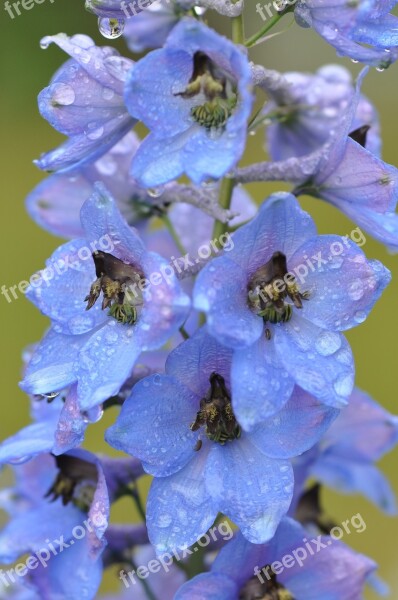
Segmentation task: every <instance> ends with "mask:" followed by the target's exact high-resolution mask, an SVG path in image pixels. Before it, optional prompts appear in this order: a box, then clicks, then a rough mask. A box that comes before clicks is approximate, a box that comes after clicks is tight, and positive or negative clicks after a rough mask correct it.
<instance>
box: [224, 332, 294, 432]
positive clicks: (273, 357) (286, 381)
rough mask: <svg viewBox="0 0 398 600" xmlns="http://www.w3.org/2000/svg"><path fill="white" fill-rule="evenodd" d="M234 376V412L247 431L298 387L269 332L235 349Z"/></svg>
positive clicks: (281, 403) (278, 408) (280, 406)
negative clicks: (276, 350) (250, 343)
mask: <svg viewBox="0 0 398 600" xmlns="http://www.w3.org/2000/svg"><path fill="white" fill-rule="evenodd" d="M231 378H232V404H233V409H234V413H235V415H236V418H237V419H238V421H239V423H240V424H241V425H242V427H243V428H244V429H246V430H247V431H250V430H251V429H252V428H253V426H255V425H257V423H261V422H263V421H264V420H265V419H266V418H267V417H269V416H270V415H273V414H274V413H276V412H277V411H279V410H280V409H281V408H282V407H283V406H284V405H285V404H286V402H287V401H288V399H289V398H290V396H291V394H292V392H293V387H294V380H293V379H292V377H290V376H289V374H288V373H287V371H286V370H285V368H284V366H283V364H282V363H281V361H280V359H279V356H278V355H277V354H276V352H275V346H274V342H273V340H272V339H271V340H270V341H268V340H267V339H266V338H265V335H262V336H261V337H260V339H259V340H258V341H257V342H255V343H254V344H253V345H252V346H249V348H245V349H243V350H236V351H235V352H234V355H233V359H232V372H231Z"/></svg>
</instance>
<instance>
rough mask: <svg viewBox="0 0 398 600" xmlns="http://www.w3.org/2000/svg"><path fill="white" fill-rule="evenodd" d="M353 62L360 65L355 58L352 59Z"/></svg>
mask: <svg viewBox="0 0 398 600" xmlns="http://www.w3.org/2000/svg"><path fill="white" fill-rule="evenodd" d="M351 62H352V63H354V65H357V64H358V63H359V60H355V58H352V59H351Z"/></svg>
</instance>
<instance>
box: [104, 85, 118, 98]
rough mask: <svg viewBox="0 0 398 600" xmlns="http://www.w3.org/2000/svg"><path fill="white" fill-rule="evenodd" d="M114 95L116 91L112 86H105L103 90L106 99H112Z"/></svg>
mask: <svg viewBox="0 0 398 600" xmlns="http://www.w3.org/2000/svg"><path fill="white" fill-rule="evenodd" d="M114 95H115V92H114V91H113V90H112V89H111V88H108V87H105V88H104V89H103V90H102V97H103V99H104V100H112V98H113V96H114Z"/></svg>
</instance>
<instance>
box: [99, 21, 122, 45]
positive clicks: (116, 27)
mask: <svg viewBox="0 0 398 600" xmlns="http://www.w3.org/2000/svg"><path fill="white" fill-rule="evenodd" d="M98 29H99V30H100V33H101V34H102V35H103V36H104V38H106V39H108V40H114V39H116V38H118V37H120V36H121V35H122V33H123V30H124V21H123V19H108V18H107V17H100V18H99V19H98Z"/></svg>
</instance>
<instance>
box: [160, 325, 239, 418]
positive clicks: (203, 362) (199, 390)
mask: <svg viewBox="0 0 398 600" xmlns="http://www.w3.org/2000/svg"><path fill="white" fill-rule="evenodd" d="M231 358H232V351H231V350H229V349H228V348H225V347H224V346H221V344H219V343H218V342H217V341H216V340H215V339H214V338H213V337H211V336H210V335H209V334H208V332H207V328H206V327H201V328H200V329H198V330H197V331H196V332H195V333H194V335H193V336H192V337H191V338H189V339H188V340H187V341H186V342H184V343H183V344H180V345H179V346H178V347H177V348H176V349H175V350H173V352H171V354H169V356H168V358H167V361H166V373H167V374H168V375H171V376H172V377H174V378H175V379H176V380H177V381H179V382H180V384H182V385H184V386H186V387H188V388H189V389H190V390H191V391H192V392H193V394H194V395H195V396H196V399H197V400H196V401H197V402H198V401H199V400H200V399H201V398H203V397H204V396H205V395H206V394H207V392H208V390H209V387H210V385H209V378H210V375H211V374H212V373H218V374H219V375H221V376H222V377H224V380H225V382H226V385H227V387H229V382H230V368H231ZM196 410H199V405H198V404H196Z"/></svg>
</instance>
